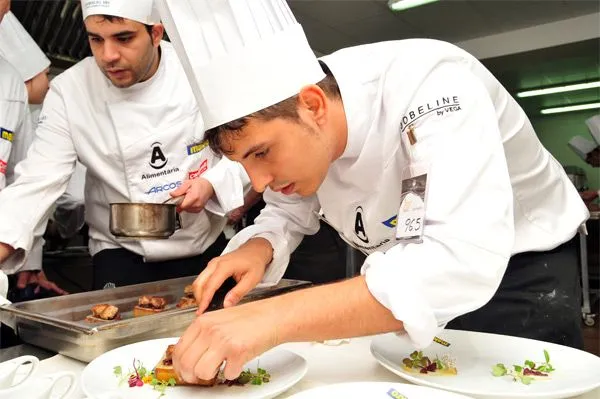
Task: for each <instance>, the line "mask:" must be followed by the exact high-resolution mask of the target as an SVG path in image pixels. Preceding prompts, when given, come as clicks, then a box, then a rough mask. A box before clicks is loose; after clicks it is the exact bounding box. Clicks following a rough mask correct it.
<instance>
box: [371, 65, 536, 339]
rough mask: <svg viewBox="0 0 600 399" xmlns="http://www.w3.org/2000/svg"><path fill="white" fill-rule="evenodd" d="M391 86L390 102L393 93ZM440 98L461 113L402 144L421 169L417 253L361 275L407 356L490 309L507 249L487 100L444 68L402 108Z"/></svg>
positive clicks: (394, 256) (504, 179)
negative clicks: (466, 317) (404, 339)
mask: <svg viewBox="0 0 600 399" xmlns="http://www.w3.org/2000/svg"><path fill="white" fill-rule="evenodd" d="M391 76H392V79H390V81H389V82H388V83H389V86H388V87H389V88H390V89H389V92H387V93H386V94H387V95H389V96H390V99H391V98H393V97H392V96H393V90H394V89H395V90H398V87H400V86H399V82H394V80H393V78H394V77H395V75H391ZM441 96H446V97H447V96H457V97H458V99H459V101H460V110H456V111H455V112H447V113H444V114H443V115H439V114H438V113H436V112H430V113H429V114H427V115H425V116H423V117H422V118H421V119H420V120H419V123H417V124H416V126H415V130H414V131H415V135H416V138H417V143H416V144H415V145H414V146H412V145H411V144H410V143H409V140H408V139H407V136H406V134H405V133H403V136H402V139H403V146H404V147H405V148H404V150H405V151H408V152H409V153H410V152H412V156H413V161H414V162H424V163H429V164H430V173H429V176H428V178H429V192H428V202H427V205H426V220H425V227H424V236H423V243H421V244H415V243H412V244H398V245H396V246H395V247H393V248H391V249H390V250H388V251H387V252H386V253H385V254H383V253H380V252H376V253H373V254H371V255H370V256H369V257H368V258H367V259H366V261H365V264H364V265H363V268H362V271H361V272H362V274H363V275H364V276H365V279H366V283H367V286H368V288H369V291H370V292H371V294H372V295H373V296H374V297H375V298H376V299H377V300H378V301H379V302H380V303H381V304H382V305H383V306H385V307H386V308H387V309H389V310H390V312H391V313H392V314H393V315H394V317H395V318H396V319H398V320H401V321H402V322H403V324H404V329H405V330H406V331H407V333H408V334H409V335H410V338H411V340H412V341H413V343H414V345H415V346H416V347H425V346H427V345H428V344H429V343H430V342H431V340H432V339H433V337H434V335H435V334H436V332H437V330H438V328H439V327H441V326H443V325H445V324H446V323H448V322H449V321H451V320H452V319H454V318H455V317H457V316H460V315H462V314H465V313H468V312H470V311H473V310H475V309H478V308H480V307H481V306H483V305H484V304H485V303H486V302H488V301H489V300H490V299H491V297H492V296H493V295H494V293H495V292H496V290H497V288H498V286H499V284H500V281H501V279H502V277H503V275H504V272H505V270H506V266H507V264H508V260H509V258H510V256H511V251H512V248H513V242H514V217H513V194H512V187H511V183H510V177H509V173H508V166H507V163H506V157H505V154H504V148H503V143H502V138H501V135H500V132H499V127H498V122H497V116H496V110H495V109H494V106H493V104H492V101H491V99H490V97H489V94H488V92H487V90H486V89H485V87H484V85H483V83H482V82H481V81H480V80H479V79H478V78H476V77H475V76H474V75H473V74H472V73H471V72H470V71H469V70H468V69H467V68H466V67H465V66H463V65H462V64H459V63H447V64H442V65H439V66H438V67H437V68H436V69H435V70H434V71H432V72H431V73H430V74H429V75H428V77H427V79H426V80H425V82H423V83H421V85H420V86H419V89H418V91H417V95H416V97H415V99H414V100H413V106H411V108H413V109H414V108H415V107H416V106H418V105H420V104H423V103H427V101H428V99H429V98H433V99H435V98H440V97H441ZM388 104H389V105H390V106H393V102H392V101H391V100H390V101H389V103H388ZM521 112H522V111H521ZM524 121H525V118H524V117H523V120H522V122H521V123H524ZM524 150H525V151H526V150H527V149H524ZM398 151H400V149H399V150H398ZM407 298H410V300H407Z"/></svg>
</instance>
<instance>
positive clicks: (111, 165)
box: [0, 0, 243, 289]
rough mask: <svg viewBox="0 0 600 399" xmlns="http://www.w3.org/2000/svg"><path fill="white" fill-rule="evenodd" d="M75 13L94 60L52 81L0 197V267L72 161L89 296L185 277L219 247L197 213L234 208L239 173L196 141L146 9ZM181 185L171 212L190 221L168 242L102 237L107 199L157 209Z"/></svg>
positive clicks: (175, 75)
mask: <svg viewBox="0 0 600 399" xmlns="http://www.w3.org/2000/svg"><path fill="white" fill-rule="evenodd" d="M82 11H83V17H84V22H85V28H86V31H87V33H88V36H89V42H90V47H91V49H92V53H93V55H94V57H93V58H92V57H89V58H86V59H85V60H83V61H81V62H79V63H78V64H77V65H75V66H73V67H72V68H70V69H69V70H67V71H66V72H64V73H63V74H61V75H59V76H58V77H56V78H55V79H54V80H53V81H52V84H51V88H50V91H49V92H48V95H47V98H46V100H45V102H44V106H43V110H42V112H41V115H40V123H39V125H38V129H37V132H36V138H35V140H34V142H33V144H32V147H31V149H30V150H29V152H28V156H27V159H26V160H24V161H23V162H21V163H20V164H19V165H18V167H17V174H18V178H17V180H16V182H15V183H14V184H13V185H11V186H10V187H8V188H7V189H5V190H3V191H2V192H1V193H0V220H2V223H1V224H0V242H2V244H0V261H4V260H6V261H7V262H9V263H10V262H14V263H17V264H18V263H19V262H21V261H22V259H23V255H24V254H25V253H27V252H28V251H29V250H30V249H31V245H32V241H33V232H34V231H35V229H36V227H37V226H39V225H41V224H43V225H45V222H46V220H47V217H48V213H49V210H50V208H51V207H52V205H53V203H54V202H55V201H56V199H57V198H58V197H59V196H60V195H61V194H62V193H63V192H64V190H65V188H66V186H67V183H68V180H69V177H70V176H71V174H72V173H73V169H74V166H75V161H76V160H79V161H80V162H81V163H82V164H83V165H84V166H86V167H87V176H86V188H85V199H86V204H85V207H86V219H87V223H88V225H89V234H90V252H91V254H92V255H93V260H92V261H93V273H94V287H95V288H97V289H98V288H103V287H104V286H113V285H117V286H120V285H127V284H134V283H139V282H144V281H153V280H159V279H166V278H172V277H179V276H183V275H193V274H197V273H198V272H199V271H200V270H202V268H203V266H204V265H205V264H206V262H208V260H210V259H211V258H212V257H213V256H216V255H218V254H219V253H220V252H221V249H222V248H223V247H224V244H225V240H224V237H223V236H222V235H221V232H222V229H223V226H224V225H225V223H226V218H224V217H222V215H218V214H213V213H209V212H207V211H205V210H203V209H202V208H203V205H204V204H205V203H206V206H207V209H208V208H209V207H210V209H213V210H214V211H215V212H220V213H221V214H222V213H224V212H225V211H229V210H231V209H233V208H236V207H237V206H239V205H241V204H242V201H243V193H242V182H241V174H240V172H241V168H240V167H238V165H237V164H235V163H233V162H230V161H228V160H227V159H224V160H223V161H221V162H219V159H218V158H216V157H214V156H213V155H212V153H211V152H210V150H208V149H207V148H205V147H206V146H205V144H203V143H202V136H203V124H202V118H201V116H200V114H199V112H198V106H197V105H196V101H195V99H194V95H193V94H192V91H191V88H190V85H189V83H188V81H187V80H186V77H185V74H184V71H183V69H182V67H181V64H180V63H179V61H178V59H177V56H176V54H175V52H174V51H173V48H172V46H171V45H170V44H169V43H166V42H161V39H162V36H163V27H162V25H160V24H159V18H158V16H157V14H156V13H155V11H154V9H153V5H152V0H144V1H136V2H131V1H128V0H108V1H102V2H96V1H83V2H82ZM200 176H201V177H200ZM191 177H197V178H198V182H197V183H198V184H197V185H196V186H194V189H193V190H194V191H193V192H192V191H189V192H188V194H187V195H186V198H185V200H184V201H183V203H182V204H181V207H182V208H183V209H191V210H193V211H195V212H197V213H186V212H184V213H182V215H181V218H182V225H183V228H182V229H180V230H178V231H176V232H175V234H174V235H173V236H172V237H171V238H170V239H168V240H158V241H139V240H123V241H121V240H117V239H115V237H113V236H112V234H111V233H110V232H109V212H110V211H109V204H110V203H111V202H152V203H158V202H162V201H164V200H165V199H167V198H169V192H171V191H173V190H174V189H175V188H177V187H180V186H181V189H180V190H179V192H180V193H182V191H183V193H185V192H186V191H187V188H188V183H186V182H185V180H186V179H188V178H191ZM183 193H182V194H183ZM207 201H208V202H207ZM211 245H212V247H211ZM9 256H10V258H9Z"/></svg>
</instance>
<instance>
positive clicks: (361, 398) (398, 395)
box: [289, 382, 469, 399]
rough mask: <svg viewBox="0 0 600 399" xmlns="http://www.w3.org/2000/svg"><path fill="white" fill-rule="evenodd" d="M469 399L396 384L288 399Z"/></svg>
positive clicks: (350, 385) (345, 387) (321, 390)
mask: <svg viewBox="0 0 600 399" xmlns="http://www.w3.org/2000/svg"><path fill="white" fill-rule="evenodd" d="M316 398H343V399H365V398H369V399H469V397H468V396H464V395H461V394H458V393H453V392H448V391H441V390H439V389H434V388H427V387H420V386H418V385H408V384H400V383H398V382H347V383H343V384H333V385H324V386H322V387H318V388H313V389H309V390H306V391H302V392H299V393H297V394H295V395H293V396H290V398H289V399H316Z"/></svg>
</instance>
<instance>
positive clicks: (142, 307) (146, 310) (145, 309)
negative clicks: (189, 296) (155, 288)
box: [133, 295, 167, 317]
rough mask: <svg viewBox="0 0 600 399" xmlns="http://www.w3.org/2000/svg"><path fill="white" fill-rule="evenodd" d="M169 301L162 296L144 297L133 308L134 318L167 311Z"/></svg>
mask: <svg viewBox="0 0 600 399" xmlns="http://www.w3.org/2000/svg"><path fill="white" fill-rule="evenodd" d="M166 306H167V300H166V299H165V298H163V297H161V296H149V295H143V296H141V297H139V299H138V304H137V305H136V306H135V307H134V308H133V316H134V317H139V316H147V315H150V314H155V313H159V312H162V311H163V310H165V307H166Z"/></svg>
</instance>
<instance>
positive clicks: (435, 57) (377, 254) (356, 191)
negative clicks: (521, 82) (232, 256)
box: [226, 39, 589, 347]
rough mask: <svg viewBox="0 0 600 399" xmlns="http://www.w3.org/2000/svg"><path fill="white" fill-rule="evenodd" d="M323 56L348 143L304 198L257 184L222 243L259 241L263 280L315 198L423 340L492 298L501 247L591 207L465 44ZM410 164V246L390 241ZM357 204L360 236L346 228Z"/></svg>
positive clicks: (549, 241) (386, 46)
mask: <svg viewBox="0 0 600 399" xmlns="http://www.w3.org/2000/svg"><path fill="white" fill-rule="evenodd" d="M321 60H322V61H323V62H324V63H325V64H326V65H327V66H328V67H329V68H330V69H331V71H332V73H333V75H334V76H335V78H336V79H337V82H338V85H339V87H340V91H341V94H342V99H343V105H344V110H345V113H346V118H347V122H348V142H347V145H346V149H345V151H344V153H343V154H342V156H341V157H340V158H339V159H337V160H336V161H335V162H333V164H332V165H331V166H330V168H329V171H328V174H327V176H326V178H325V180H324V182H323V184H322V185H321V186H320V187H319V189H318V191H317V193H316V195H315V196H313V197H309V198H300V197H298V196H289V197H286V196H285V195H283V194H280V193H274V192H272V191H269V190H267V191H266V192H265V196H264V198H265V200H266V202H267V206H266V208H265V209H264V210H263V211H262V213H261V214H260V216H259V217H258V218H257V219H256V224H255V225H254V226H250V227H248V228H246V229H245V230H242V231H241V232H240V233H238V235H237V236H236V237H234V238H233V239H232V240H231V241H230V243H229V246H228V248H227V249H226V252H228V251H231V250H233V249H234V248H236V247H238V246H239V245H241V244H242V243H243V242H245V241H246V240H248V239H249V238H250V237H252V236H261V237H264V238H267V239H268V240H269V241H270V242H271V244H272V246H273V249H274V257H273V261H272V263H271V264H270V265H269V267H268V269H267V272H266V274H265V277H264V280H263V281H264V282H265V283H272V282H275V281H277V280H279V279H280V278H281V276H282V275H283V273H284V271H285V268H286V265H287V263H288V259H289V255H290V253H291V252H292V251H293V250H294V249H295V248H296V246H297V245H298V243H299V242H300V240H301V238H302V234H303V233H304V234H311V233H314V232H315V231H316V230H317V229H318V220H317V216H316V215H315V212H317V211H319V209H320V208H322V213H323V214H324V216H325V218H326V219H327V221H328V222H329V223H330V224H331V225H332V226H334V227H335V228H336V229H337V230H338V231H339V232H340V234H341V235H342V237H343V238H345V239H346V241H348V242H350V243H351V244H352V245H353V246H354V247H356V248H359V249H361V250H362V251H363V252H366V253H368V254H370V255H369V256H368V257H367V259H366V261H365V263H364V265H363V267H362V270H361V273H362V274H364V275H365V277H366V282H367V285H368V288H369V290H370V292H371V294H372V295H373V296H374V297H375V298H376V299H377V300H378V301H379V302H380V303H381V304H382V305H384V306H385V307H386V308H388V309H389V310H390V311H391V312H392V313H393V314H394V316H395V317H396V319H398V320H401V321H403V323H404V328H405V330H406V331H407V333H408V334H409V335H410V338H411V339H412V341H413V343H414V344H415V346H417V347H425V346H427V345H428V344H429V343H430V342H431V341H432V338H433V336H434V334H436V332H437V331H438V330H439V328H441V327H443V326H444V325H445V324H446V323H448V322H449V321H451V320H452V319H453V318H455V317H457V316H459V315H462V314H465V313H468V312H470V311H473V310H475V309H477V308H480V307H481V306H483V305H484V304H485V303H486V302H488V301H489V300H490V299H491V297H492V296H493V295H494V293H495V291H496V290H497V288H498V286H499V284H500V281H501V279H502V277H503V274H504V272H505V270H506V266H507V263H508V260H509V258H510V256H511V255H513V254H516V253H520V252H524V251H544V250H549V249H552V248H555V247H557V246H558V245H560V244H562V243H564V242H566V241H567V240H569V239H570V238H572V237H573V236H574V235H575V233H576V230H577V228H578V226H579V225H580V224H581V223H582V222H583V221H585V220H586V218H587V217H588V216H589V214H588V211H587V209H586V208H585V205H584V204H583V202H582V201H581V199H580V198H579V195H578V193H577V191H576V190H575V188H574V187H573V185H572V184H571V183H570V181H569V180H568V178H567V176H566V174H565V173H564V171H563V168H562V167H561V165H560V164H559V163H558V162H557V161H556V160H555V159H554V158H553V157H552V156H551V155H550V153H548V151H547V150H546V149H544V147H543V146H542V145H541V143H540V142H539V140H538V138H537V136H536V134H535V132H534V130H533V127H532V126H531V123H530V122H529V120H528V118H527V116H526V115H525V113H524V112H523V110H522V109H521V108H520V107H519V105H518V104H517V103H516V102H515V100H514V99H513V98H511V96H510V94H509V93H508V92H507V91H506V90H505V89H504V88H503V87H502V86H501V84H500V83H499V82H498V81H497V80H496V79H495V78H494V77H493V76H492V74H491V73H490V72H489V71H488V70H487V69H486V68H485V67H484V66H483V65H482V64H481V63H480V62H479V61H477V59H475V58H474V57H473V56H471V55H470V54H468V53H466V52H465V51H463V50H461V49H459V48H457V47H455V46H453V45H451V44H449V43H444V42H439V41H434V40H424V39H415V40H403V41H392V42H384V43H377V44H370V45H364V46H359V47H353V48H348V49H343V50H340V51H338V52H336V53H333V54H331V55H329V56H325V57H323V58H322V59H321ZM365 60H368V62H365ZM410 125H413V127H414V134H415V136H416V139H417V142H416V144H415V145H414V146H412V145H411V144H410V142H409V139H408V137H407V130H408V127H409V126H410ZM307 162H310V160H307ZM409 163H410V164H412V165H419V164H421V165H429V174H428V185H429V188H428V195H427V204H426V213H425V218H426V220H425V225H424V236H423V243H421V244H416V243H410V244H399V243H397V241H396V239H395V225H396V215H397V212H398V207H399V205H400V196H401V191H400V189H401V178H402V177H401V176H402V175H401V173H402V170H403V168H405V167H406V166H408V165H409ZM359 214H360V217H361V218H362V222H363V223H362V227H363V228H364V230H365V231H364V232H363V231H355V222H356V219H357V217H358V216H357V215H359Z"/></svg>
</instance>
